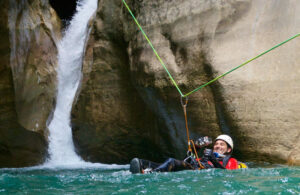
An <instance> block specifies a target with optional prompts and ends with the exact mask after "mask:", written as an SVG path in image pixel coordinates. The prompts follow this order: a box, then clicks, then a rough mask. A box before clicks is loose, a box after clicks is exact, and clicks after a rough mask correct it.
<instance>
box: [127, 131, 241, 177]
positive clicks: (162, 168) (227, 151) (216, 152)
mask: <svg viewBox="0 0 300 195" xmlns="http://www.w3.org/2000/svg"><path fill="white" fill-rule="evenodd" d="M232 151H233V141H232V139H231V137H230V136H228V135H220V136H218V137H217V138H216V139H215V143H214V146H213V150H210V149H205V150H204V152H203V156H202V158H200V159H196V158H195V157H194V155H192V154H190V155H189V156H187V158H186V159H184V160H177V159H174V158H169V159H168V160H166V161H165V162H164V163H162V164H159V163H155V162H151V161H148V160H143V159H138V158H134V159H132V161H131V162H130V171H131V172H132V173H147V172H169V171H181V170H188V169H190V170H197V169H209V168H221V169H238V161H237V160H236V159H235V158H232V157H231V154H232Z"/></svg>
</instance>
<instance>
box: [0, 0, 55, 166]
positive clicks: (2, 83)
mask: <svg viewBox="0 0 300 195" xmlns="http://www.w3.org/2000/svg"><path fill="white" fill-rule="evenodd" d="M12 2H13V1H11V2H9V1H1V3H0V13H1V19H0V33H1V37H0V39H1V46H0V51H1V55H0V59H1V65H0V94H1V101H0V167H24V166H32V165H36V164H39V163H41V162H43V160H44V158H45V157H46V154H47V142H46V139H45V136H43V134H42V132H43V130H44V128H45V122H46V120H47V117H48V115H49V111H50V108H48V111H47V112H46V113H45V111H43V108H44V107H38V106H41V105H45V104H47V102H43V101H44V100H45V99H47V98H44V99H42V100H40V101H39V102H40V104H39V102H37V105H35V104H36V102H35V101H34V100H36V97H35V96H36V95H37V94H39V92H41V91H43V90H41V89H42V88H44V87H45V84H44V86H40V87H38V86H37V84H35V85H34V84H32V82H31V81H32V80H34V78H36V76H35V75H36V74H38V73H40V75H39V76H40V77H41V78H40V79H41V80H43V79H44V78H43V77H42V76H41V75H45V74H46V72H48V71H49V70H46V67H44V68H43V70H41V69H40V68H33V67H34V65H33V64H35V66H38V65H40V64H43V63H44V65H47V63H46V62H42V61H43V60H42V59H40V57H41V58H43V56H44V55H42V53H41V52H37V50H38V49H39V46H38V44H44V43H45V42H46V43H47V41H46V40H44V38H45V37H38V38H40V40H37V39H34V40H32V43H31V44H32V45H31V46H32V47H37V48H35V49H36V50H34V49H29V50H26V51H22V50H21V49H20V48H19V47H18V46H17V45H20V42H22V40H24V39H22V37H17V36H19V35H20V34H22V31H23V30H25V29H26V27H24V26H22V24H20V23H18V22H20V21H18V22H17V21H11V20H13V19H14V18H10V17H11V14H12V13H10V12H9V11H12V10H10V9H11V5H9V3H12ZM23 8H24V9H26V7H23ZM27 9H28V7H27ZM19 11H21V10H19ZM23 11H24V14H25V13H26V10H23ZM32 14H33V13H32ZM21 15H22V14H20V13H19V16H21ZM27 16H28V15H27ZM27 16H26V17H27ZM24 17H25V16H24ZM32 17H34V16H33V15H32ZM9 22H12V23H14V22H16V23H14V24H15V25H14V26H13V29H9V25H11V24H12V23H9ZM42 24H43V23H41V25H42ZM44 25H45V24H44ZM11 27H12V26H11ZM35 28H38V27H35ZM26 30H28V29H26ZM12 31H14V33H15V37H11V33H12ZM38 32H39V31H38V29H35V32H34V33H38ZM44 34H45V32H44ZM26 39H27V41H28V42H30V40H28V39H29V37H26ZM10 41H11V42H13V44H15V45H14V47H11V42H10ZM37 42H38V43H37ZM28 44H30V43H28ZM48 46H49V45H48ZM14 49H15V51H18V52H15V51H13V50H14ZM26 52H28V53H27V55H26V56H23V54H24V53H26ZM31 52H35V53H34V54H33V53H31ZM12 53H13V54H12ZM34 55H35V56H36V57H37V56H39V57H38V58H36V59H35V57H33V56H34ZM26 58H27V59H26ZM44 60H46V59H44ZM20 61H22V62H24V63H23V64H22V67H20V66H19V65H20V64H21V62H20ZM11 62H13V63H11ZM23 67H27V68H24V69H23ZM29 67H31V68H29ZM32 69H34V70H35V71H28V72H27V71H25V70H32ZM50 70H51V69H50ZM21 73H22V74H21ZM31 79H32V80H31ZM36 83H37V82H36ZM46 88H47V89H48V87H46ZM53 90H54V89H52V91H53ZM16 91H17V92H16ZM44 93H45V92H44ZM41 94H42V93H41ZM37 96H38V95H37ZM44 96H46V95H44ZM52 101H53V100H51V102H48V104H49V105H52ZM17 105H18V106H17ZM22 110H27V111H26V112H25V111H24V114H22V113H23V111H22ZM36 112H37V113H36ZM43 113H44V119H43V120H42V121H39V120H40V119H41V118H42V117H35V116H38V115H43ZM32 123H34V124H32ZM36 124H43V125H39V127H36ZM34 131H39V133H37V132H34Z"/></svg>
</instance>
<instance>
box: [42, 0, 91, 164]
mask: <svg viewBox="0 0 300 195" xmlns="http://www.w3.org/2000/svg"><path fill="white" fill-rule="evenodd" d="M96 9H97V0H82V1H80V2H78V4H77V8H76V13H75V15H74V16H73V18H72V20H71V21H70V24H69V26H68V28H67V29H66V31H65V33H64V36H63V38H62V40H61V42H60V43H59V45H58V68H57V77H58V89H57V98H56V107H55V110H54V113H53V119H52V121H51V122H50V124H49V126H48V129H49V155H50V157H49V160H48V161H47V162H46V164H47V165H54V166H57V165H72V164H73V165H74V164H82V163H84V161H83V160H82V159H81V158H80V157H79V156H77V154H76V153H75V150H74V144H73V139H72V128H71V126H70V114H71V110H72V104H73V101H74V97H75V95H76V92H77V89H78V86H79V83H80V80H81V75H82V73H81V66H82V61H83V56H84V51H85V46H86V41H87V38H88V35H89V31H90V29H89V26H88V22H89V20H90V18H91V17H92V15H93V14H94V13H95V11H96Z"/></svg>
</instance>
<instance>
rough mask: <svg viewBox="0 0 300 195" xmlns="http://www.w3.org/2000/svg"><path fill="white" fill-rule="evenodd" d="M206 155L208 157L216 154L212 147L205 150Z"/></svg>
mask: <svg viewBox="0 0 300 195" xmlns="http://www.w3.org/2000/svg"><path fill="white" fill-rule="evenodd" d="M203 154H204V156H205V157H207V158H208V159H209V158H211V157H212V156H214V153H213V151H212V150H211V149H205V150H204V152H203Z"/></svg>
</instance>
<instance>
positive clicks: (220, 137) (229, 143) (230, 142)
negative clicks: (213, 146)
mask: <svg viewBox="0 0 300 195" xmlns="http://www.w3.org/2000/svg"><path fill="white" fill-rule="evenodd" d="M216 140H223V141H225V142H226V143H227V144H228V145H229V146H230V147H231V149H233V141H232V139H231V137H230V136H229V135H224V134H223V135H219V136H218V137H217V138H216Z"/></svg>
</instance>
